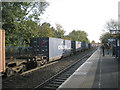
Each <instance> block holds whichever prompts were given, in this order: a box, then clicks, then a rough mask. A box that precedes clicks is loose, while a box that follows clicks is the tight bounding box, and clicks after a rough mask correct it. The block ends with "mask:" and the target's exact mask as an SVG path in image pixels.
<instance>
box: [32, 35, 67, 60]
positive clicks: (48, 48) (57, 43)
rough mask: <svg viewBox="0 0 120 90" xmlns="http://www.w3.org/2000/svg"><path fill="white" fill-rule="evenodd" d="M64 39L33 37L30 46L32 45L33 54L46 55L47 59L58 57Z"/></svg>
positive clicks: (62, 50)
mask: <svg viewBox="0 0 120 90" xmlns="http://www.w3.org/2000/svg"><path fill="white" fill-rule="evenodd" d="M64 43H65V41H64V39H59V38H52V37H41V38H33V39H32V40H31V46H32V47H33V51H32V52H33V54H35V55H43V56H46V59H47V61H53V60H56V59H60V58H61V57H62V56H63V52H64V51H65V48H64Z"/></svg>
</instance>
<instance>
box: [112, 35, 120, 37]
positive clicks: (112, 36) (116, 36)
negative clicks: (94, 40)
mask: <svg viewBox="0 0 120 90" xmlns="http://www.w3.org/2000/svg"><path fill="white" fill-rule="evenodd" d="M110 36H111V37H118V36H120V35H119V34H110Z"/></svg>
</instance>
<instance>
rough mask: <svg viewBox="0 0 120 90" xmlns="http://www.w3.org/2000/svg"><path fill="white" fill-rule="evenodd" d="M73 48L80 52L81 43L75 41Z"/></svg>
mask: <svg viewBox="0 0 120 90" xmlns="http://www.w3.org/2000/svg"><path fill="white" fill-rule="evenodd" d="M75 47H76V51H81V49H82V48H81V42H80V41H75Z"/></svg>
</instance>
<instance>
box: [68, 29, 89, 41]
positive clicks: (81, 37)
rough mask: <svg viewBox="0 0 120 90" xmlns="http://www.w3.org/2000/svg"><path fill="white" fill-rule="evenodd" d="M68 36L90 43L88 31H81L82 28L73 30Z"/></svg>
mask: <svg viewBox="0 0 120 90" xmlns="http://www.w3.org/2000/svg"><path fill="white" fill-rule="evenodd" d="M68 36H69V37H70V38H72V40H75V41H81V42H88V43H89V40H88V38H87V33H86V32H85V31H81V30H77V31H75V30H73V31H72V32H70V33H69V35H68Z"/></svg>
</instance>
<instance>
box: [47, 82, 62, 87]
mask: <svg viewBox="0 0 120 90" xmlns="http://www.w3.org/2000/svg"><path fill="white" fill-rule="evenodd" d="M46 86H49V87H56V88H57V87H59V86H60V85H59V84H51V83H50V84H47V85H46Z"/></svg>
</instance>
